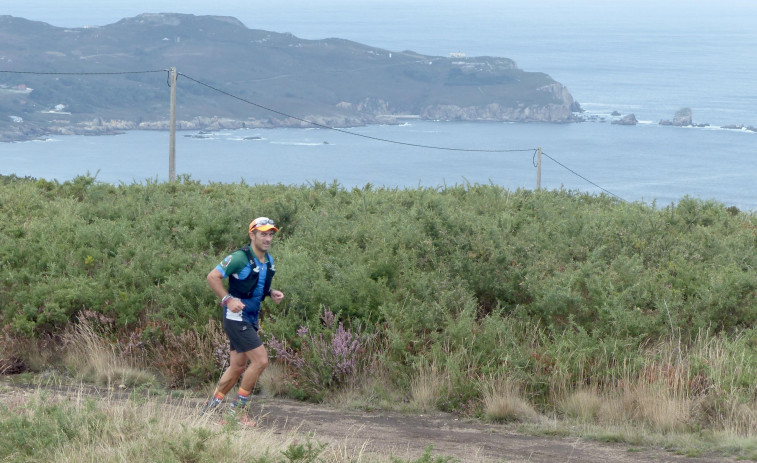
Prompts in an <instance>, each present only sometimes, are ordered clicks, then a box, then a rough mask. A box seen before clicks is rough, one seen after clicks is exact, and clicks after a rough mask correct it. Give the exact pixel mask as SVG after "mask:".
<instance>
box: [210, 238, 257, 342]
mask: <svg viewBox="0 0 757 463" xmlns="http://www.w3.org/2000/svg"><path fill="white" fill-rule="evenodd" d="M252 258H253V259H254V261H255V265H256V266H257V268H258V284H257V286H256V287H255V289H253V291H252V297H251V298H249V299H242V302H243V303H244V310H243V311H241V312H238V313H234V312H232V311H230V310H226V309H224V316H225V317H226V318H228V319H229V320H236V321H246V322H248V323H250V324H252V325H253V326H255V327H256V328H257V327H258V316H259V314H260V303H261V302H262V301H263V288H264V287H265V279H266V274H267V273H268V266H267V265H266V262H267V261H268V260H267V257H266V260H265V261H263V262H261V261H259V260H258V258H257V257H256V256H255V255H253V256H252ZM216 270H218V271H219V272H220V273H221V275H223V277H224V278H228V277H230V276H234V277H235V278H238V279H240V280H244V279H245V278H247V277H248V276H249V275H250V273H251V272H252V265H250V262H249V261H248V260H247V254H245V252H244V251H234V252H233V253H231V254H229V255H228V256H226V258H224V259H223V261H221V263H220V264H218V265H217V266H216Z"/></svg>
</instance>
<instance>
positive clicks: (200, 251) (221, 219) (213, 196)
mask: <svg viewBox="0 0 757 463" xmlns="http://www.w3.org/2000/svg"><path fill="white" fill-rule="evenodd" d="M0 183H1V184H0V205H1V207H2V209H1V210H2V219H3V220H2V221H0V279H1V282H2V285H3V291H2V292H0V311H1V312H0V327H1V328H2V334H3V336H2V338H0V347H2V356H0V360H2V362H3V363H2V365H0V366H1V367H2V368H4V369H5V370H6V371H7V372H10V371H22V370H24V369H29V368H32V369H33V368H38V367H39V365H38V362H39V358H40V356H42V357H43V358H44V359H45V363H48V364H50V363H53V364H54V363H55V355H56V354H57V353H58V351H59V350H60V349H55V350H45V346H50V345H60V339H62V338H61V336H64V335H65V333H67V332H70V330H71V329H73V328H74V327H76V326H92V327H93V329H95V330H96V332H98V333H101V335H102V336H104V337H105V338H106V339H108V340H110V342H111V343H112V345H113V346H114V349H116V351H117V353H118V355H120V356H130V355H133V356H137V357H138V358H139V359H140V361H142V362H143V364H144V365H145V366H146V367H147V366H149V367H150V368H151V369H152V370H153V371H155V372H156V374H159V375H160V377H162V378H165V381H166V383H167V384H172V385H174V386H179V387H187V386H192V385H198V384H208V383H209V382H212V381H214V380H216V379H217V375H218V373H219V371H220V369H221V366H222V362H223V349H224V347H225V345H226V343H225V341H224V337H223V334H222V332H221V331H220V328H219V324H218V320H220V309H219V308H218V304H217V301H216V300H215V298H214V296H213V294H212V292H211V291H210V290H209V289H208V288H207V284H206V282H205V278H204V276H205V275H206V274H207V272H208V271H209V270H210V269H211V268H212V267H213V266H215V265H216V264H217V263H218V262H219V261H220V259H221V258H222V257H223V256H224V255H226V254H227V253H228V252H229V251H231V250H233V249H236V248H237V247H238V246H241V245H242V244H244V242H245V237H246V235H245V226H246V224H247V223H248V222H249V220H251V218H253V217H256V216H260V215H266V216H269V217H272V218H274V219H275V220H276V221H277V224H278V225H279V226H280V227H281V230H280V232H279V233H278V234H277V238H276V240H277V242H276V243H275V245H274V246H275V248H274V252H273V254H274V256H275V258H276V267H277V270H278V272H277V276H276V286H277V287H279V288H282V289H283V290H284V291H285V292H286V294H287V298H286V300H285V302H284V303H282V304H281V305H280V306H276V305H273V304H267V305H266V307H265V308H264V309H263V318H262V323H263V332H264V337H265V339H266V341H267V342H268V345H269V350H270V352H271V354H272V356H273V357H274V358H275V359H276V362H275V363H279V364H280V365H281V366H282V368H284V372H285V373H284V374H285V377H286V379H284V380H283V382H284V384H285V386H284V387H283V389H282V390H280V391H279V393H283V394H287V395H290V396H294V397H300V398H303V399H310V400H323V398H324V397H326V396H328V395H329V394H331V393H333V392H334V391H336V390H339V389H341V388H344V387H355V386H356V381H357V380H358V379H360V378H363V379H365V378H367V377H373V376H376V375H379V376H380V377H381V378H383V379H384V380H383V381H382V385H378V386H376V385H374V387H377V388H378V390H377V391H374V392H375V394H376V395H377V396H379V397H380V396H382V394H392V392H387V391H394V390H396V391H406V393H407V394H413V395H417V394H420V392H419V391H420V390H422V389H423V387H424V385H426V386H425V387H433V388H434V389H433V391H432V392H433V393H432V394H430V395H429V396H428V397H430V398H429V399H428V400H430V401H431V404H432V406H433V407H437V408H441V409H443V410H447V411H453V412H456V413H464V414H472V415H476V416H490V417H497V416H500V417H502V415H498V414H497V413H495V412H492V411H491V408H490V407H492V406H494V405H496V402H495V403H494V405H493V404H492V394H494V397H495V398H496V392H497V391H502V390H515V391H518V393H519V394H522V395H523V396H524V397H525V398H526V399H527V401H528V402H529V403H531V404H533V406H534V407H535V408H536V409H538V410H558V411H560V413H565V414H567V415H570V414H576V413H584V412H582V410H588V409H591V410H595V411H596V413H595V414H594V415H592V416H593V417H594V418H596V417H597V416H604V417H605V418H604V419H608V420H619V421H623V420H632V421H633V420H636V421H638V422H641V423H647V424H646V425H649V426H659V429H660V430H663V431H664V429H668V427H669V428H670V429H673V430H687V431H691V432H697V430H702V429H706V428H709V429H725V428H728V429H732V430H733V431H734V432H736V433H738V434H739V435H745V436H754V435H755V433H757V419H755V416H757V412H755V410H757V406H756V404H755V397H756V396H757V389H756V388H755V384H757V331H755V330H754V326H755V322H757V302H756V300H755V296H756V295H757V281H756V280H755V278H754V268H755V266H756V265H757V251H755V241H756V240H757V218H755V217H754V216H753V215H752V214H746V213H742V212H739V211H738V210H736V209H735V208H726V207H725V206H723V205H722V204H719V203H716V202H712V201H700V200H695V199H691V198H685V199H683V200H682V201H680V203H678V204H675V205H670V206H667V207H664V208H656V207H652V206H648V205H643V204H638V203H624V202H619V201H618V200H616V199H613V198H610V197H607V196H604V195H600V196H594V195H588V194H582V193H577V192H570V191H562V190H560V191H536V192H534V191H526V190H517V191H508V190H505V189H502V188H500V187H497V186H491V185H463V186H455V187H447V188H443V189H427V188H419V189H410V190H400V189H383V188H372V187H371V186H370V185H366V186H365V187H364V188H355V189H352V190H347V189H344V188H342V187H340V186H339V185H338V184H330V185H329V184H320V183H316V184H314V185H311V186H300V187H297V186H283V185H256V186H251V185H245V184H206V185H204V184H200V183H199V182H195V181H192V180H191V179H189V178H182V179H181V181H180V182H178V183H164V184H162V183H151V182H148V183H146V184H131V185H125V184H122V185H118V186H113V185H108V184H100V183H98V182H96V181H95V179H94V178H92V177H88V176H83V177H78V178H76V179H75V180H73V181H69V182H64V183H58V182H49V181H46V180H34V179H19V178H15V177H3V178H2V182H0ZM64 338H65V336H64ZM51 343H52V344H51ZM56 343H58V344H56ZM337 346H341V347H340V348H337ZM345 346H346V347H345ZM350 346H351V347H350ZM340 349H341V350H340ZM350 349H352V350H350ZM345 352H347V353H348V354H349V355H348V356H347V357H344V353H345ZM339 355H342V356H343V357H339ZM340 358H341V360H345V359H346V358H349V359H351V361H352V363H344V362H342V363H340ZM35 362H37V363H35ZM297 362H300V363H297ZM295 364H296V365H301V366H304V367H300V368H291V369H290V368H288V367H287V365H295ZM382 388H383V389H382ZM619 390H622V391H625V392H627V393H628V394H630V393H631V392H633V394H636V396H634V397H636V398H633V397H631V396H630V395H623V394H619V393H618V392H617V391H619ZM381 391H383V392H381ZM487 391H488V392H487ZM586 391H593V393H594V394H600V395H601V396H602V397H604V399H603V400H602V401H600V402H599V403H598V404H596V405H597V408H596V409H594V408H588V409H587V408H586V406H585V405H586V402H584V403H583V405H582V406H578V407H576V406H573V407H572V408H571V405H570V403H571V402H569V399H570V400H578V399H576V398H575V394H576V393H579V392H581V393H583V392H586ZM640 391H647V393H648V394H651V397H653V398H654V400H655V401H658V402H654V403H657V404H658V406H659V407H662V406H663V405H666V406H667V405H669V406H671V407H678V408H675V410H679V411H680V410H683V411H680V413H679V412H676V413H677V414H675V416H674V417H673V419H672V422H663V423H657V424H654V423H652V420H651V419H650V418H649V416H648V415H646V414H645V413H646V412H645V411H644V409H640V408H638V407H636V408H634V407H631V406H630V405H629V407H628V408H627V410H626V409H623V408H622V407H621V406H620V405H618V407H620V408H618V409H613V410H615V411H614V412H610V411H607V410H605V412H601V410H602V408H601V407H600V405H601V404H602V403H616V404H625V403H628V404H633V403H637V404H638V403H642V402H644V400H647V402H648V400H649V397H650V395H647V396H646V399H644V400H641V399H639V396H638V394H640V393H641V392H640ZM661 391H662V392H661ZM613 394H614V395H613ZM610 397H612V398H613V399H612V400H614V401H615V402H613V401H612V400H610ZM385 399H386V400H387V401H388V402H392V401H395V402H396V401H397V400H399V401H400V402H401V400H402V399H401V398H400V399H398V398H397V397H394V396H392V397H389V396H386V397H385ZM639 400H641V402H639ZM659 401H662V402H659ZM671 401H672V402H671ZM579 403H580V402H579ZM592 403H593V402H592ZM644 403H646V402H644ZM660 404H663V405H660ZM659 407H658V408H659ZM621 409H622V410H626V411H623V412H621V411H618V410H621ZM487 410H489V411H487ZM592 413H594V412H592ZM603 413H604V414H603ZM613 413H614V415H613ZM507 416H509V415H507V414H505V415H504V419H508V418H507ZM608 416H609V418H607V417H608ZM649 423H652V424H649ZM655 423H656V422H655Z"/></svg>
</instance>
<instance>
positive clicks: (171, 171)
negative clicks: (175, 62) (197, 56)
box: [168, 67, 176, 182]
mask: <svg viewBox="0 0 757 463" xmlns="http://www.w3.org/2000/svg"><path fill="white" fill-rule="evenodd" d="M170 82H171V121H170V123H169V125H170V127H169V131H170V135H169V140H168V181H169V182H175V181H176V68H175V67H172V68H171V79H170Z"/></svg>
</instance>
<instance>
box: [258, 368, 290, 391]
mask: <svg viewBox="0 0 757 463" xmlns="http://www.w3.org/2000/svg"><path fill="white" fill-rule="evenodd" d="M285 368H286V367H285V366H284V365H282V364H280V363H278V362H270V363H269V364H268V367H267V368H266V369H265V370H263V374H261V375H260V378H259V379H258V386H259V387H260V388H261V389H262V390H263V391H265V392H266V393H267V394H270V395H271V396H273V397H282V396H286V395H287V392H289V388H288V387H287V384H286V370H285Z"/></svg>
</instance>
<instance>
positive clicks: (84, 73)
mask: <svg viewBox="0 0 757 463" xmlns="http://www.w3.org/2000/svg"><path fill="white" fill-rule="evenodd" d="M166 71H167V69H156V70H153V71H117V72H52V71H50V72H39V71H3V70H0V72H2V73H5V74H38V75H65V76H112V75H123V74H149V73H154V72H166Z"/></svg>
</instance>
